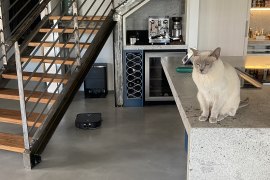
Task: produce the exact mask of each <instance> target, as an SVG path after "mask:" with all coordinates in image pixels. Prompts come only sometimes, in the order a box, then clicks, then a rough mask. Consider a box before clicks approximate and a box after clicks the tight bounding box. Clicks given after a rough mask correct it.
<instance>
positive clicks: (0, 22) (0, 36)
mask: <svg viewBox="0 0 270 180" xmlns="http://www.w3.org/2000/svg"><path fill="white" fill-rule="evenodd" d="M0 41H1V52H2V60H3V65H7V51H6V44H5V35H4V24H3V14H2V1H0ZM2 68H3V67H2Z"/></svg>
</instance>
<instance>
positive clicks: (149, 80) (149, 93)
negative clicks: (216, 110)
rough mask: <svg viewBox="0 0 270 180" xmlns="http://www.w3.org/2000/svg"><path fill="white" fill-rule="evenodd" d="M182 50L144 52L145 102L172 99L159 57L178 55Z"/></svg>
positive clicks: (179, 55) (183, 53) (180, 57)
mask: <svg viewBox="0 0 270 180" xmlns="http://www.w3.org/2000/svg"><path fill="white" fill-rule="evenodd" d="M185 55H186V50H184V51H183V52H179V51H178V52H160V51H159V52H145V70H144V72H145V86H144V88H145V89H144V92H145V102H157V101H174V99H173V95H172V92H171V89H170V86H169V83H168V81H167V78H166V75H165V73H164V71H163V68H162V65H161V59H162V58H164V57H167V56H173V57H179V61H181V59H182V58H183V57H184V56H185Z"/></svg>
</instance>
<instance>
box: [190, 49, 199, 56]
mask: <svg viewBox="0 0 270 180" xmlns="http://www.w3.org/2000/svg"><path fill="white" fill-rule="evenodd" d="M190 50H191V51H192V52H193V56H198V55H199V51H198V50H197V49H193V48H190Z"/></svg>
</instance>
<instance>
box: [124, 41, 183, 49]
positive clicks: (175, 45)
mask: <svg viewBox="0 0 270 180" xmlns="http://www.w3.org/2000/svg"><path fill="white" fill-rule="evenodd" d="M170 49H173V50H177V49H188V45H186V44H181V43H179V42H177V41H172V42H170V44H166V45H165V44H153V45H152V44H148V43H147V44H144V45H141V44H139V45H126V46H124V50H170Z"/></svg>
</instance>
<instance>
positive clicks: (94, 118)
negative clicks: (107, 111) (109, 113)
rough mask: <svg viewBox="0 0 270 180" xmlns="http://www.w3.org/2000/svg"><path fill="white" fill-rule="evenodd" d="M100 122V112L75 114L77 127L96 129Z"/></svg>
mask: <svg viewBox="0 0 270 180" xmlns="http://www.w3.org/2000/svg"><path fill="white" fill-rule="evenodd" d="M101 122H102V119H101V113H81V114H77V116H76V119H75V126H76V127H77V128H79V129H86V130H87V129H96V128H98V127H100V126H101Z"/></svg>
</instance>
